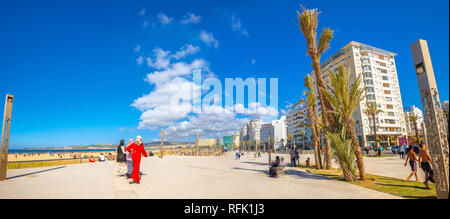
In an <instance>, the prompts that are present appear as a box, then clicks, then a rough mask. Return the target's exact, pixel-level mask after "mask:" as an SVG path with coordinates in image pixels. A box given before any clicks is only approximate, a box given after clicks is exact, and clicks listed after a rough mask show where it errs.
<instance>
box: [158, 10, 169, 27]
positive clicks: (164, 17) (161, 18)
mask: <svg viewBox="0 0 450 219" xmlns="http://www.w3.org/2000/svg"><path fill="white" fill-rule="evenodd" d="M157 18H158V19H159V22H161V24H163V25H166V24H169V23H170V22H172V21H173V18H169V17H167V15H165V14H163V13H159V14H158V16H157Z"/></svg>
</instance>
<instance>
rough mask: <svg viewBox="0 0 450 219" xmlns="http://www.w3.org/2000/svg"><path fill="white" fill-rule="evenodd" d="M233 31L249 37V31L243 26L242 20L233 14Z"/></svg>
mask: <svg viewBox="0 0 450 219" xmlns="http://www.w3.org/2000/svg"><path fill="white" fill-rule="evenodd" d="M231 29H232V30H233V31H235V32H238V33H240V34H242V35H244V36H247V37H248V36H249V34H248V32H247V30H246V29H245V28H244V27H243V26H242V24H241V20H240V19H239V18H238V17H236V16H235V15H234V14H231Z"/></svg>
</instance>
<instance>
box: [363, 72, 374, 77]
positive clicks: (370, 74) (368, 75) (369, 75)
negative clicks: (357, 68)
mask: <svg viewBox="0 0 450 219" xmlns="http://www.w3.org/2000/svg"><path fill="white" fill-rule="evenodd" d="M364 77H366V78H371V77H372V73H364Z"/></svg>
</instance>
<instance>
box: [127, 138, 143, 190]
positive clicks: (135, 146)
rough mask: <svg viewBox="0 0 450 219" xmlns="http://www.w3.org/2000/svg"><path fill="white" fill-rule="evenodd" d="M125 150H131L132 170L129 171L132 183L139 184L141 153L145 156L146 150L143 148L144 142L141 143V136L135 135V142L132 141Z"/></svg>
mask: <svg viewBox="0 0 450 219" xmlns="http://www.w3.org/2000/svg"><path fill="white" fill-rule="evenodd" d="M127 151H128V152H131V153H132V154H131V159H132V160H133V172H132V173H131V179H132V180H131V181H130V184H132V183H137V184H139V183H140V181H141V173H140V172H139V170H140V166H141V154H142V155H144V157H147V152H146V151H145V149H144V144H143V143H142V137H141V136H137V137H136V143H132V144H131V145H130V146H128V147H127Z"/></svg>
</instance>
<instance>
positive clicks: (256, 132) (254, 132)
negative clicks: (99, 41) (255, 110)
mask: <svg viewBox="0 0 450 219" xmlns="http://www.w3.org/2000/svg"><path fill="white" fill-rule="evenodd" d="M262 124H263V121H262V120H260V119H254V120H250V121H249V122H248V124H247V125H248V140H249V141H250V144H251V145H254V144H255V142H256V141H259V140H261V136H260V134H261V127H262Z"/></svg>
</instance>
